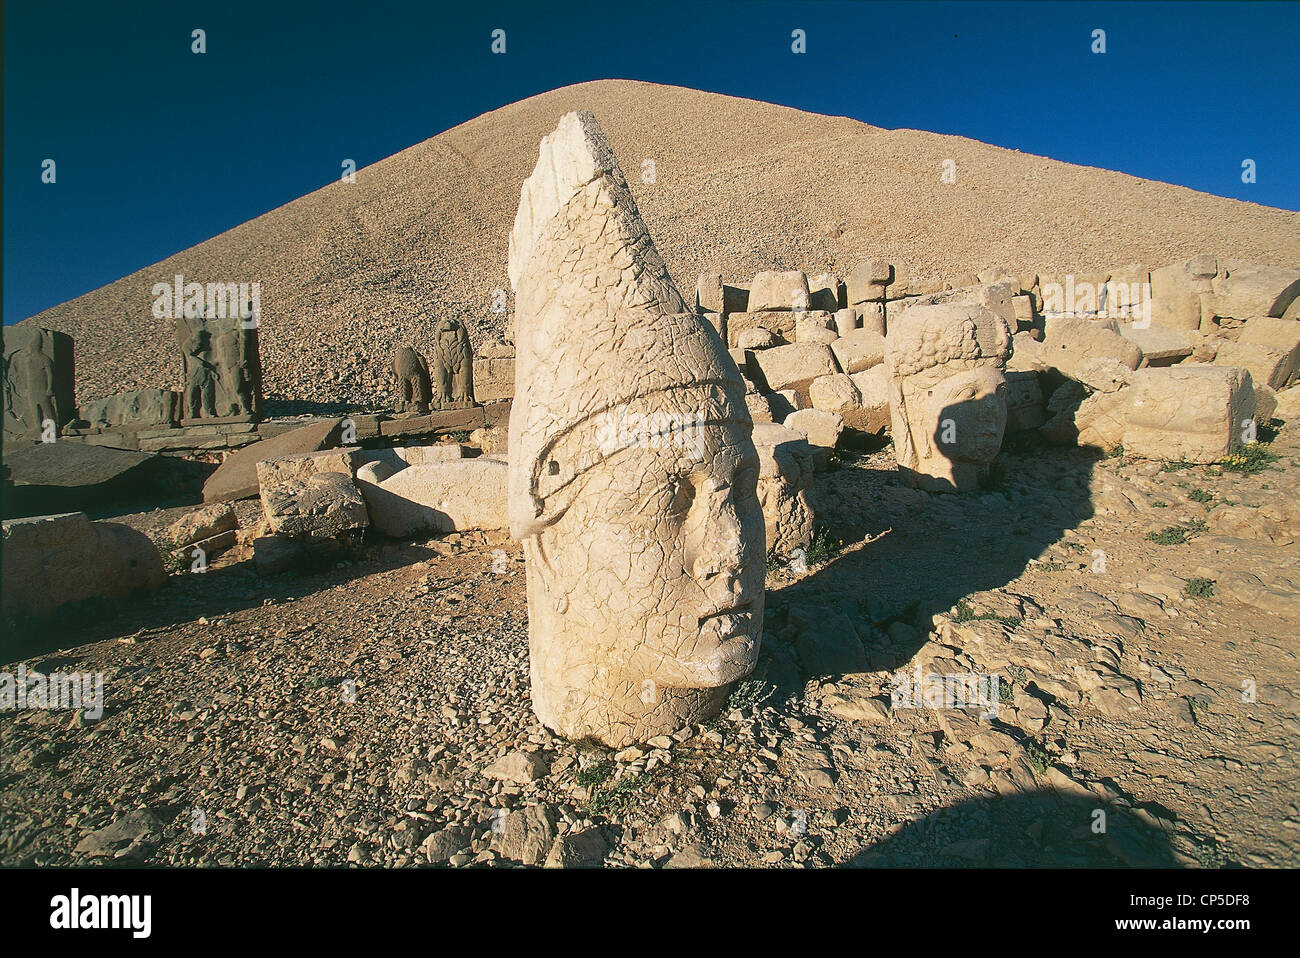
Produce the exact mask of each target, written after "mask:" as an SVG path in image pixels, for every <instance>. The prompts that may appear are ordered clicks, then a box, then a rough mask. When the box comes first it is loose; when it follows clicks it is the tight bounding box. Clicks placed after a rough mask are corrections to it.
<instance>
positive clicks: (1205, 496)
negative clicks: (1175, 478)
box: [1187, 487, 1214, 509]
mask: <svg viewBox="0 0 1300 958" xmlns="http://www.w3.org/2000/svg"><path fill="white" fill-rule="evenodd" d="M1187 498H1188V499H1191V500H1192V502H1204V503H1210V502H1213V501H1214V493H1212V492H1206V491H1205V490H1204V489H1201V488H1199V487H1198V488H1196V489H1193V490H1192V491H1191V492H1189V493H1188V494H1187ZM1206 508H1207V509H1208V508H1209V506H1208V505H1207V506H1206Z"/></svg>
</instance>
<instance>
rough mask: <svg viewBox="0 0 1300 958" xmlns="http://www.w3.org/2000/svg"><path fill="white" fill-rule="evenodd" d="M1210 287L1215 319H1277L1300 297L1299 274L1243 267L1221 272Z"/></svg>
mask: <svg viewBox="0 0 1300 958" xmlns="http://www.w3.org/2000/svg"><path fill="white" fill-rule="evenodd" d="M1211 287H1212V289H1213V295H1212V296H1211V297H1210V298H1209V305H1210V309H1211V310H1212V311H1213V313H1214V316H1215V317H1216V318H1223V317H1229V318H1232V319H1250V318H1251V317H1253V316H1274V317H1278V316H1282V315H1283V314H1284V313H1285V312H1286V310H1287V308H1288V307H1289V306H1290V305H1291V303H1292V302H1293V301H1294V300H1295V299H1296V297H1297V296H1300V270H1294V269H1284V268H1283V267H1281V266H1241V267H1237V268H1234V269H1229V270H1222V271H1220V275H1218V276H1216V277H1215V278H1214V279H1213V280H1212V281H1211Z"/></svg>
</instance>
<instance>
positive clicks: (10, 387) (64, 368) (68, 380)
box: [4, 323, 77, 438]
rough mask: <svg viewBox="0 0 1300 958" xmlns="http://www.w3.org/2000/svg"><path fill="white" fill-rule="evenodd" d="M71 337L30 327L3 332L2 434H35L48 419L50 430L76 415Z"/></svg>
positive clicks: (33, 435)
mask: <svg viewBox="0 0 1300 958" xmlns="http://www.w3.org/2000/svg"><path fill="white" fill-rule="evenodd" d="M73 375H74V368H73V360H72V337H71V336H69V335H68V334H67V333H59V332H55V331H54V330H52V329H44V328H42V327H40V326H33V325H31V324H30V323H24V324H19V325H16V326H9V327H7V328H6V329H5V333H4V434H5V436H6V437H9V438H17V437H19V436H24V437H39V436H40V435H41V431H42V424H43V423H44V422H45V421H46V420H47V419H48V420H52V421H53V422H54V427H55V435H58V430H59V428H60V427H62V426H63V425H64V424H66V423H69V422H71V421H72V420H73V419H74V418H76V412H77V409H76V406H75V405H74V403H73Z"/></svg>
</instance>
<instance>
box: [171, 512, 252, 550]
mask: <svg viewBox="0 0 1300 958" xmlns="http://www.w3.org/2000/svg"><path fill="white" fill-rule="evenodd" d="M238 528H239V518H238V517H237V516H236V515H235V510H234V509H232V508H231V506H230V504H229V503H227V502H219V503H214V504H213V505H210V506H204V507H203V508H201V509H195V510H194V511H193V512H188V513H186V514H185V515H183V516H181V517H180V518H179V519H177V520H176V521H175V522H173V523H172V524H171V525H170V526H168V527H167V537H168V538H169V539H171V541H172V542H174V543H176V545H178V546H187V545H189V544H190V543H191V542H199V541H201V540H203V539H209V538H211V537H212V536H215V535H219V534H220V533H223V532H231V531H233V530H235V529H238Z"/></svg>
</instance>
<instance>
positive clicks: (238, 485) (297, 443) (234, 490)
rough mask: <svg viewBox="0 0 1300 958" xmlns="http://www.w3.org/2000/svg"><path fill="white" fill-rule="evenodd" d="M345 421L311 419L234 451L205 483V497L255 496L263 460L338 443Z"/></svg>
mask: <svg viewBox="0 0 1300 958" xmlns="http://www.w3.org/2000/svg"><path fill="white" fill-rule="evenodd" d="M342 424H343V420H341V419H325V420H322V421H320V422H314V423H309V424H308V425H306V426H301V427H299V428H297V429H293V430H290V431H289V432H285V433H281V434H280V435H278V436H275V437H274V438H272V439H263V440H261V441H259V442H255V443H253V444H252V445H251V446H245V447H244V448H243V449H239V450H237V451H235V452H232V453H231V454H230V455H228V456H227V457H226V459H225V461H224V462H222V464H221V465H220V466H219V467H218V468H217V471H216V472H214V473H213V474H212V475H210V476H209V477H208V481H207V482H205V483H204V484H203V501H204V502H228V501H230V500H232V499H251V498H253V496H255V495H257V494H258V482H257V464H258V463H259V462H261V461H262V460H264V459H278V458H281V457H284V456H292V455H298V454H301V453H307V452H316V451H317V450H319V449H325V448H328V447H330V446H337V445H338V440H339V436H340V434H341V427H342Z"/></svg>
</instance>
